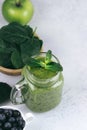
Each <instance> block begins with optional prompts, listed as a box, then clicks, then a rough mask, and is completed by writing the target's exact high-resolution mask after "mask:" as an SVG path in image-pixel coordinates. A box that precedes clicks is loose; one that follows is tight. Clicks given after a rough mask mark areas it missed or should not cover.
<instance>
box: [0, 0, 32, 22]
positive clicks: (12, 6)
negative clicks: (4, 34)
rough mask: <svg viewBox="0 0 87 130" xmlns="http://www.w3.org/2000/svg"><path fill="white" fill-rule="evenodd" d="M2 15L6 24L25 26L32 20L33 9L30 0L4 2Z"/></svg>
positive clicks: (7, 0) (6, 0) (8, 0)
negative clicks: (13, 23)
mask: <svg viewBox="0 0 87 130" xmlns="http://www.w3.org/2000/svg"><path fill="white" fill-rule="evenodd" d="M2 14H3V16H4V18H5V19H6V20H7V21H8V22H18V23H20V24H22V25H25V24H27V23H28V22H29V21H30V20H31V19H32V16H33V14H34V7H33V5H32V3H31V1H30V0H5V1H4V3H3V4H2Z"/></svg>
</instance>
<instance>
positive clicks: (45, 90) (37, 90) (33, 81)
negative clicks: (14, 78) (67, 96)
mask: <svg viewBox="0 0 87 130" xmlns="http://www.w3.org/2000/svg"><path fill="white" fill-rule="evenodd" d="M45 56H46V53H45V52H41V53H40V54H39V55H35V56H33V57H34V58H36V59H37V58H38V57H40V58H44V57H45ZM52 61H54V62H56V63H59V60H58V59H57V57H55V56H54V55H52ZM22 76H23V79H22V80H21V81H19V82H18V83H17V84H16V85H15V87H14V88H13V89H12V91H11V96H10V98H11V101H12V103H13V104H21V103H25V104H26V106H27V107H28V108H29V109H31V110H32V111H35V112H45V111H48V110H51V109H52V108H54V107H56V106H57V105H58V104H59V103H60V101H61V97H62V89H63V84H64V78H63V74H62V72H60V71H57V72H54V71H49V70H44V69H43V68H38V67H36V68H35V67H34V68H33V69H31V67H29V66H28V65H26V66H25V67H24V68H23V71H22Z"/></svg>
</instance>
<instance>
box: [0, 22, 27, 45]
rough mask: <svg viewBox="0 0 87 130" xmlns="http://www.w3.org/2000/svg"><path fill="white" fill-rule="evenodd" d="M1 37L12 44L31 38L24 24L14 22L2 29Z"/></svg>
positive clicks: (0, 30)
mask: <svg viewBox="0 0 87 130" xmlns="http://www.w3.org/2000/svg"><path fill="white" fill-rule="evenodd" d="M0 38H2V39H3V40H4V41H7V42H9V43H12V44H13V43H14V44H21V43H23V42H24V41H25V40H26V39H29V37H28V33H27V31H26V29H25V28H24V26H22V25H20V24H18V23H14V22H13V23H10V24H8V25H6V26H4V27H2V28H1V29H0Z"/></svg>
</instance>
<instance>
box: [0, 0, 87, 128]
mask: <svg viewBox="0 0 87 130" xmlns="http://www.w3.org/2000/svg"><path fill="white" fill-rule="evenodd" d="M2 2H3V0H0V6H1V4H2ZM32 2H33V5H34V8H35V13H34V17H33V19H32V20H31V22H30V25H31V26H32V27H33V28H35V27H37V34H38V35H39V37H40V38H41V39H43V41H44V44H43V50H44V51H47V50H48V49H51V50H52V51H53V54H54V55H56V56H57V57H58V58H59V59H60V62H61V64H62V65H63V68H64V71H63V74H64V79H65V84H64V89H63V97H62V101H61V103H60V105H59V106H57V107H56V108H54V109H53V110H51V111H49V112H45V113H33V112H32V113H33V115H34V116H35V118H34V120H33V121H32V122H31V123H30V124H29V126H28V127H27V128H26V130H28V129H29V130H87V0H32ZM0 9H1V8H0ZM0 12H1V11H0ZM5 24H7V22H6V21H5V20H4V18H3V17H2V15H1V13H0V26H3V25H5ZM20 78H21V77H20V76H17V77H16V76H15V77H14V76H13V77H12V76H7V75H4V74H2V73H0V81H4V82H7V83H9V84H10V85H12V86H14V84H15V83H16V82H17V81H18V80H19V79H20ZM3 105H11V103H7V104H3ZM17 107H18V108H20V109H21V110H22V111H23V112H24V113H26V112H28V111H29V110H28V109H27V108H26V106H25V105H21V106H17Z"/></svg>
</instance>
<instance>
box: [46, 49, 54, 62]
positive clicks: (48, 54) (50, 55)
mask: <svg viewBox="0 0 87 130" xmlns="http://www.w3.org/2000/svg"><path fill="white" fill-rule="evenodd" d="M51 58H52V51H51V50H48V51H47V53H46V58H45V63H46V64H48V63H49V62H50V61H51Z"/></svg>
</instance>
